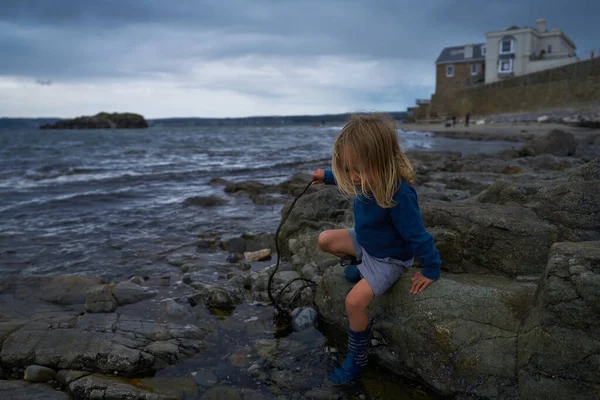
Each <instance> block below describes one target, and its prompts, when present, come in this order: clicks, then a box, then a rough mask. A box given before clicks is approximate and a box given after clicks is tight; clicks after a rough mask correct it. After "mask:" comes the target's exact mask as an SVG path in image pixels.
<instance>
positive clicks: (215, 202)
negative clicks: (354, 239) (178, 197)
mask: <svg viewBox="0 0 600 400" xmlns="http://www.w3.org/2000/svg"><path fill="white" fill-rule="evenodd" d="M224 204H227V200H225V199H222V198H220V197H217V196H193V197H188V198H187V199H185V200H184V201H183V205H184V206H202V207H216V206H222V205H224Z"/></svg>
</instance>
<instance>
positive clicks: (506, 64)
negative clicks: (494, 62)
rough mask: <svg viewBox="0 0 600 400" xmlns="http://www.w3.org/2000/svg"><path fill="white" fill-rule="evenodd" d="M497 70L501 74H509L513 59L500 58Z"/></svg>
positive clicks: (511, 70)
mask: <svg viewBox="0 0 600 400" xmlns="http://www.w3.org/2000/svg"><path fill="white" fill-rule="evenodd" d="M498 72H500V73H501V74H510V73H512V72H513V60H512V59H510V60H500V64H499V66H498Z"/></svg>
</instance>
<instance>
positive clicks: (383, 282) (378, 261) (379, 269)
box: [348, 229, 413, 296]
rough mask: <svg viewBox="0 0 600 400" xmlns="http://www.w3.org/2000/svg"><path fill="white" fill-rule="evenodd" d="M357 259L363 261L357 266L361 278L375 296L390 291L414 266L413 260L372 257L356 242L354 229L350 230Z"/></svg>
mask: <svg viewBox="0 0 600 400" xmlns="http://www.w3.org/2000/svg"><path fill="white" fill-rule="evenodd" d="M348 233H349V234H350V238H351V239H352V244H353V245H354V250H355V251H356V259H357V260H359V261H361V263H360V264H358V265H357V267H358V271H359V272H360V274H361V276H362V277H363V278H365V279H366V280H367V282H368V283H369V286H371V289H373V292H374V293H375V296H379V295H380V294H382V293H384V292H385V291H386V290H388V289H389V288H390V287H391V286H392V285H393V284H394V283H396V281H397V280H398V279H400V277H401V276H402V274H404V272H405V271H407V270H408V269H409V268H410V267H412V265H413V260H412V259H411V260H407V261H400V260H396V259H394V258H391V257H385V258H377V257H372V256H371V255H369V253H367V252H366V251H365V249H363V248H362V247H361V246H360V245H359V244H358V241H357V240H356V232H354V229H348Z"/></svg>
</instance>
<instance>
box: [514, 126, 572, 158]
mask: <svg viewBox="0 0 600 400" xmlns="http://www.w3.org/2000/svg"><path fill="white" fill-rule="evenodd" d="M575 150H577V140H576V139H575V136H573V134H572V133H568V132H565V131H561V130H559V129H553V130H551V131H550V132H548V134H547V135H546V136H544V137H540V138H535V139H531V140H529V141H527V143H526V144H525V146H523V148H522V149H521V153H522V154H524V155H538V154H545V153H549V154H554V155H555V156H562V157H564V156H572V155H574V154H575Z"/></svg>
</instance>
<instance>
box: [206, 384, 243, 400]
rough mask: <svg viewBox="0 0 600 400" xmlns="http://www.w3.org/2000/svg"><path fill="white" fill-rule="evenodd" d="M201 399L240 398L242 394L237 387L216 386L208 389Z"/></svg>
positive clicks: (223, 399) (221, 399) (234, 399)
mask: <svg viewBox="0 0 600 400" xmlns="http://www.w3.org/2000/svg"><path fill="white" fill-rule="evenodd" d="M200 399H201V400H242V395H241V394H240V391H239V390H238V389H237V388H234V387H232V386H217V387H214V388H211V389H208V390H207V391H206V392H204V394H203V395H202V397H200Z"/></svg>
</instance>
